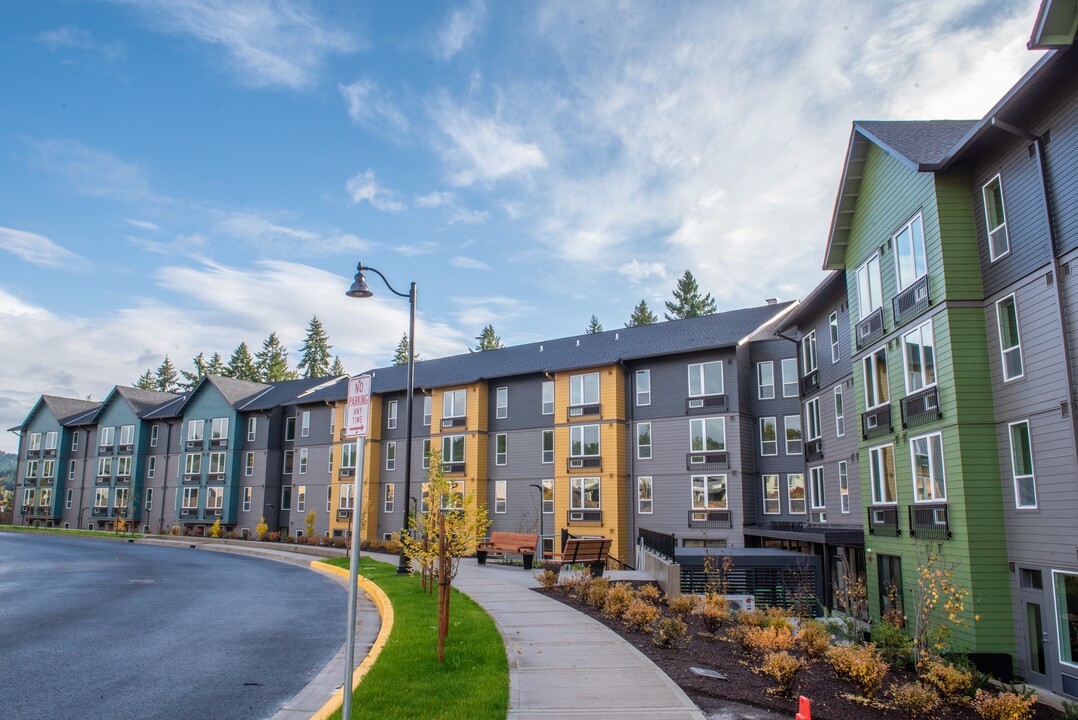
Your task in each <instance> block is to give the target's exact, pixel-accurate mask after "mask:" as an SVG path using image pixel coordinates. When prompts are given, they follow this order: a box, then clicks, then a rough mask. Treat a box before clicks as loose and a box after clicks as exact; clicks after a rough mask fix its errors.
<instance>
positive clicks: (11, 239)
mask: <svg viewBox="0 0 1078 720" xmlns="http://www.w3.org/2000/svg"><path fill="white" fill-rule="evenodd" d="M0 250H6V251H7V252H9V253H11V254H12V255H14V256H15V257H17V258H19V259H20V260H23V261H25V262H28V263H30V264H32V265H40V266H41V267H48V268H65V269H67V270H78V269H81V268H83V267H85V264H86V262H87V261H86V259H85V258H83V257H82V256H80V255H78V254H76V253H73V252H71V251H70V250H68V249H67V248H64V247H60V246H59V245H57V244H56V243H54V242H53V241H52V240H50V239H48V238H47V237H45V236H44V235H38V234H37V233H32V232H27V231H25V230H16V229H14V228H7V227H0Z"/></svg>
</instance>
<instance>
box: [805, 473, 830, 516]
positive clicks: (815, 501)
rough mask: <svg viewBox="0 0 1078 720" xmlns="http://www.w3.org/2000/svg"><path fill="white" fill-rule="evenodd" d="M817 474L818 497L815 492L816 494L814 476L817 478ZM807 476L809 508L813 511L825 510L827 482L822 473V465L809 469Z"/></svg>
mask: <svg viewBox="0 0 1078 720" xmlns="http://www.w3.org/2000/svg"><path fill="white" fill-rule="evenodd" d="M817 474H818V475H819V482H820V487H819V490H820V492H819V493H818V495H819V497H817V492H816V489H817V488H816V480H817V477H816V476H817ZM808 475H809V480H808V483H809V498H810V500H809V507H811V508H812V509H813V510H826V509H827V480H826V475H825V473H824V469H823V465H816V466H814V467H810V468H809V471H808Z"/></svg>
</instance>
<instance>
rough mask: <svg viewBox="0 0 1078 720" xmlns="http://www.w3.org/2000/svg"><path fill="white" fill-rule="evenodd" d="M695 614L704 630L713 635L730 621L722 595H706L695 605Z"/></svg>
mask: <svg viewBox="0 0 1078 720" xmlns="http://www.w3.org/2000/svg"><path fill="white" fill-rule="evenodd" d="M696 612H697V613H698V614H699V615H700V620H701V621H702V622H703V623H704V629H705V630H707V631H708V632H709V633H711V634H712V635H714V634H715V633H717V632H718V631H719V628H721V627H722V626H723V625H725V624H726V623H727V622H729V621H730V606H729V605H727V603H726V598H725V597H724V596H722V595H715V594H708V595H705V596H704V599H703V601H702V602H700V603H698V604H697V605H696Z"/></svg>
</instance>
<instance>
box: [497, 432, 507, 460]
mask: <svg viewBox="0 0 1078 720" xmlns="http://www.w3.org/2000/svg"><path fill="white" fill-rule="evenodd" d="M494 464H495V465H507V464H509V434H508V433H497V434H496V435H495V436H494Z"/></svg>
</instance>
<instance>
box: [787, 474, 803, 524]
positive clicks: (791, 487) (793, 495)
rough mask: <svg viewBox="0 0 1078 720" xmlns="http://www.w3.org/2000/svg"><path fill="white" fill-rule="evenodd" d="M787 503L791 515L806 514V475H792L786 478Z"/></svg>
mask: <svg viewBox="0 0 1078 720" xmlns="http://www.w3.org/2000/svg"><path fill="white" fill-rule="evenodd" d="M786 501H787V504H788V506H789V510H790V514H791V515H804V514H805V474H804V473H790V474H788V475H787V476H786Z"/></svg>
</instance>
